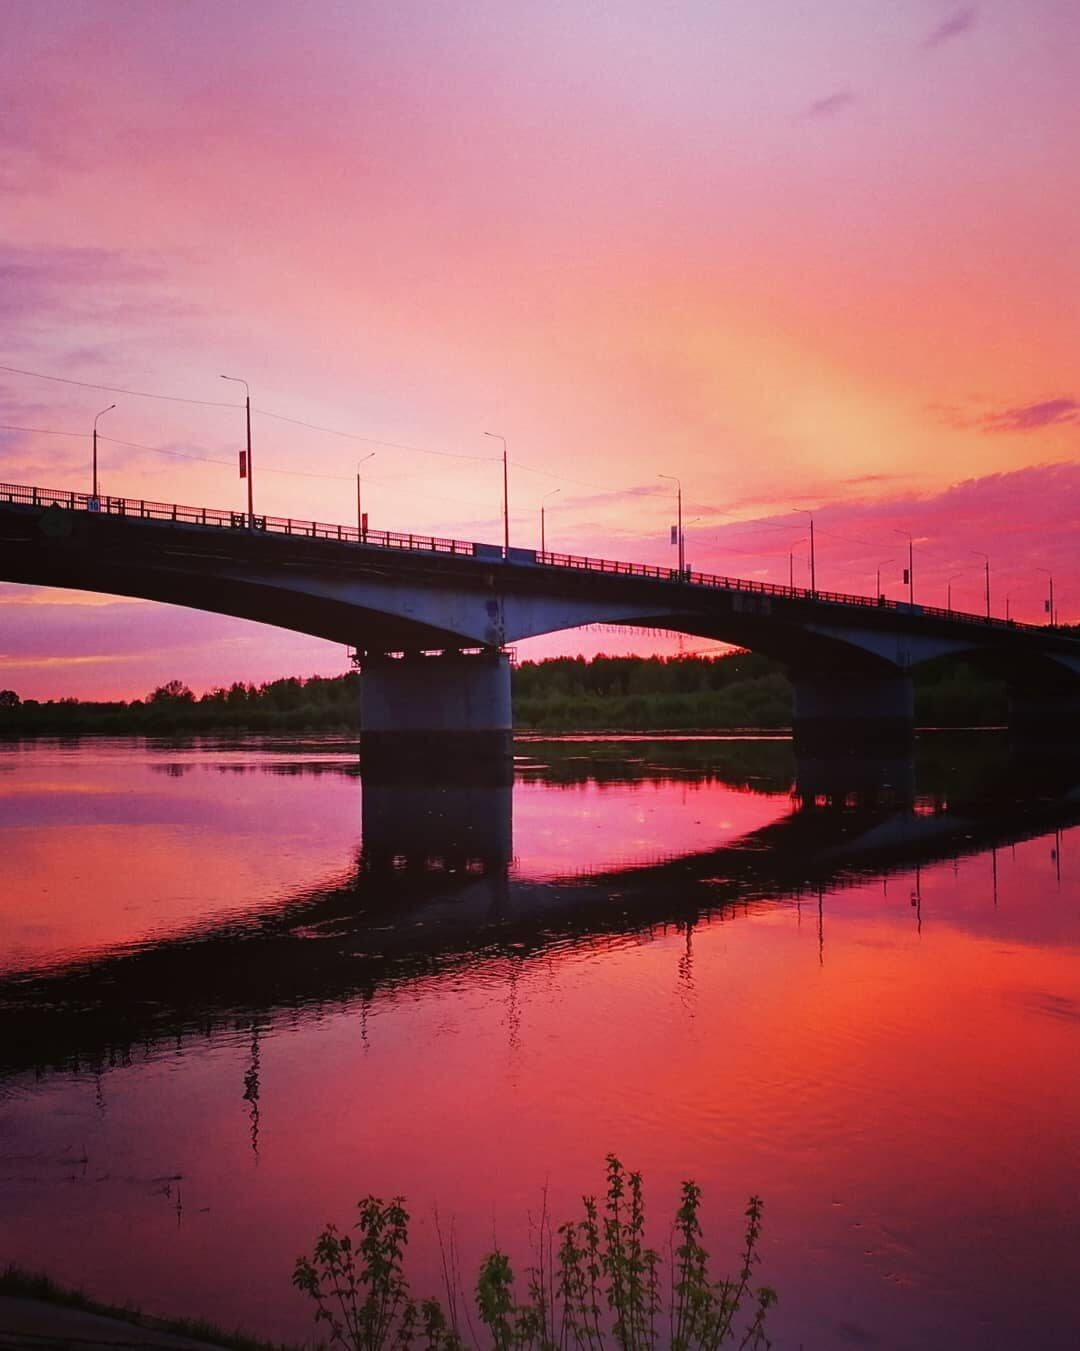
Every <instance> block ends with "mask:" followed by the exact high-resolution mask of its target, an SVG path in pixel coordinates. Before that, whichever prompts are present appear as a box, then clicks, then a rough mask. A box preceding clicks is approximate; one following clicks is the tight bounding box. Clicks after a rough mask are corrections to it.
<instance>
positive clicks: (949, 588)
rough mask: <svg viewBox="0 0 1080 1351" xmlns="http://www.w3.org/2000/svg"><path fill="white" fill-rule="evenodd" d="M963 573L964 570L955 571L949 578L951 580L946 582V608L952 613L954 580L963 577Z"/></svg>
mask: <svg viewBox="0 0 1080 1351" xmlns="http://www.w3.org/2000/svg"><path fill="white" fill-rule="evenodd" d="M963 575H964V574H963V573H962V572H954V573H953V575H952V576H951V577H950V578H949V580H948V581H947V582H946V583H945V608H946V610H948V611H949V613H950V614H952V584H953V582H955V581H956V579H957V578H958V577H962V576H963Z"/></svg>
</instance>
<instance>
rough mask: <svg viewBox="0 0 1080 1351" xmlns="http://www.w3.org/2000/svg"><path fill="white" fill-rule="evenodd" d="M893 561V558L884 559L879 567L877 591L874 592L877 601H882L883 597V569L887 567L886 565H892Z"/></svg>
mask: <svg viewBox="0 0 1080 1351" xmlns="http://www.w3.org/2000/svg"><path fill="white" fill-rule="evenodd" d="M892 561H893V560H892V559H891V558H883V559H882V560H881V562H880V563H879V564H878V565H877V590H876V591H875V592H874V598H875V600H877V599H880V597H881V569H882V568H883V567H884V566H885V565H886V563H891V562H892Z"/></svg>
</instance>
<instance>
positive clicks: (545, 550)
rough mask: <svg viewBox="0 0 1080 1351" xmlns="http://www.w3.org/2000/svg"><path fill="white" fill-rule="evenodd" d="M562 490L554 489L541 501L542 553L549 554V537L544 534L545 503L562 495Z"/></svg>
mask: <svg viewBox="0 0 1080 1351" xmlns="http://www.w3.org/2000/svg"><path fill="white" fill-rule="evenodd" d="M561 492H562V489H561V488H552V490H551V492H549V493H545V494H544V495H543V497H542V498H541V499H540V552H541V553H542V554H543V553H547V536H546V534H545V532H544V503H545V502H546V501H547V500H548V498H549V497H554V496H555V494H556V493H561Z"/></svg>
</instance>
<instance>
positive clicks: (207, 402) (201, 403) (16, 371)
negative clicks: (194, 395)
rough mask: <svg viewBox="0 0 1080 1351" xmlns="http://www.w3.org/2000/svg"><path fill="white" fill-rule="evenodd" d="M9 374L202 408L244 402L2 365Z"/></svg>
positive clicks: (233, 406) (234, 404)
mask: <svg viewBox="0 0 1080 1351" xmlns="http://www.w3.org/2000/svg"><path fill="white" fill-rule="evenodd" d="M0 371H7V373H8V374H9V375H28V376H30V377H31V378H32V379H34V380H51V381H53V383H54V384H58V385H75V386H77V387H78V388H79V389H99V390H101V391H102V392H103V393H105V394H127V395H130V396H131V397H132V398H136V399H163V400H164V401H165V402H166V403H190V404H195V405H197V406H198V407H200V408H243V406H244V405H243V404H242V403H222V402H221V401H220V400H215V399H186V398H183V397H182V396H181V395H179V394H151V393H149V392H148V391H147V390H145V389H123V388H121V387H120V386H119V385H95V384H93V383H92V382H91V381H89V380H72V379H70V378H69V377H68V376H66V375H44V374H42V372H41V371H24V370H23V369H22V368H21V367H19V366H2V365H0Z"/></svg>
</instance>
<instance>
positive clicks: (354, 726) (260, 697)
mask: <svg viewBox="0 0 1080 1351" xmlns="http://www.w3.org/2000/svg"><path fill="white" fill-rule="evenodd" d="M359 691H360V676H359V674H358V673H357V672H355V671H350V672H348V673H346V674H344V675H340V676H309V677H306V678H302V677H297V676H290V677H287V678H284V679H281V680H272V681H268V682H266V683H264V684H260V685H253V684H244V683H243V682H240V681H236V682H234V683H233V684H231V685H229V686H227V687H226V686H220V687H217V688H215V689H211V690H208V691H206V692H205V693H204V694H201V695H196V694H195V693H194V692H193V691H192V690H191V689H189V688H188V686H187V685H185V684H184V683H183V682H182V681H179V680H170V681H167V682H166V683H165V684H163V685H159V686H158V687H157V688H156V689H154V690H152V691H151V692H150V693H148V694H147V695H146V697H145V698H143V699H134V700H132V701H130V702H121V701H115V702H98V703H93V702H82V701H79V700H77V699H56V700H48V701H45V702H39V701H38V700H35V699H22V698H20V696H19V694H18V693H17V691H14V690H0V736H8V737H12V736H14V737H19V736H34V735H49V736H57V735H60V736H62V735H81V734H84V733H105V734H112V735H150V736H162V735H171V734H174V733H175V734H186V733H205V734H221V733H232V732H263V731H266V732H270V731H274V732H278V731H306V732H341V733H346V734H347V733H351V732H355V731H357V730H359ZM513 706H514V724H515V727H516V729H517V730H518V731H521V732H530V731H534V732H593V731H610V732H645V731H648V732H660V731H680V732H686V731H715V730H718V729H731V728H769V729H775V728H784V727H788V726H790V724H791V683H790V681H789V680H788V678H787V676H786V675H785V674H784V671H783V669H782V667H781V666H780V665H779V664H778V663H776V662H774V661H772V660H771V659H770V658H768V657H763V656H760V655H758V654H756V653H753V652H731V653H727V654H724V655H721V656H710V657H702V656H686V657H608V656H597V657H591V658H586V657H555V658H550V659H548V660H545V661H525V662H522V663H521V664H520V665H518V666H515V667H514V670H513ZM915 710H916V721H917V722H918V724H919V725H920V726H924V727H976V726H997V725H1000V724H1002V723H1004V722H1005V721H1006V719H1007V713H1008V708H1007V694H1006V689H1005V686H1004V685H1003V684H1002V683H1001V682H1000V681H996V680H991V679H989V678H987V677H985V676H983V675H981V674H980V673H979V672H978V671H976V670H974V669H973V668H972V667H969V666H967V665H965V664H963V663H961V662H955V661H953V662H943V663H938V664H934V665H930V666H927V667H925V668H923V669H921V670H920V671H919V672H918V673H917V676H916V682H915Z"/></svg>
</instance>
